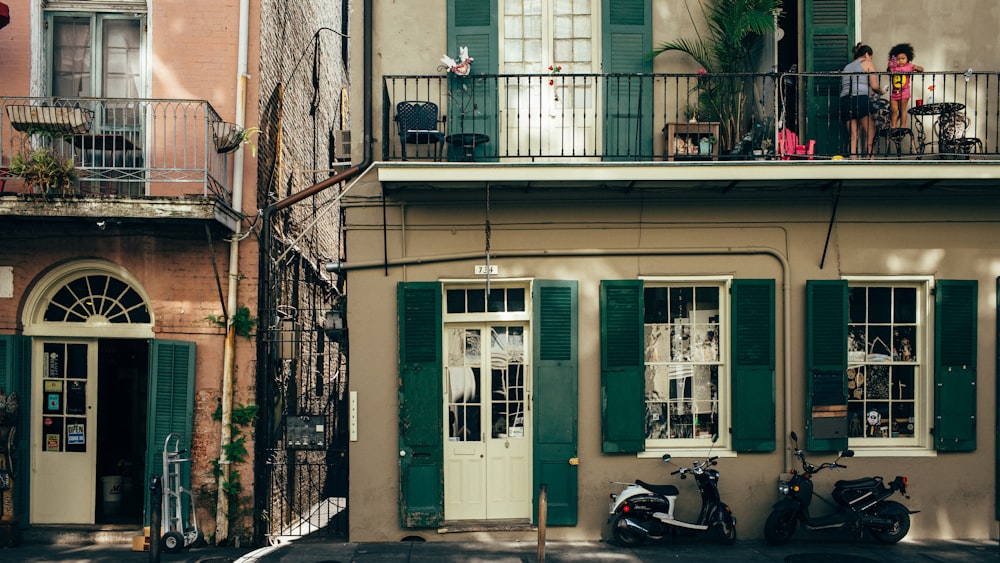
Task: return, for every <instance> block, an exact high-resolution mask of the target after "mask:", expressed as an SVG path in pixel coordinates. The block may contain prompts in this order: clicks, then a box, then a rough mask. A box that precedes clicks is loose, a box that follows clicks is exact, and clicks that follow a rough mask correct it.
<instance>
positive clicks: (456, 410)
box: [443, 323, 532, 520]
mask: <svg viewBox="0 0 1000 563" xmlns="http://www.w3.org/2000/svg"><path fill="white" fill-rule="evenodd" d="M526 333H527V331H526V328H525V325H523V324H517V323H493V324H475V325H470V324H463V325H460V326H459V325H450V326H447V327H446V328H445V344H444V348H445V350H444V352H445V358H446V361H445V369H444V412H445V420H444V428H443V431H444V437H445V442H444V444H445V447H444V481H445V498H444V505H445V520H488V519H527V518H530V517H531V506H532V459H531V442H532V435H531V411H530V408H529V407H530V390H531V387H530V366H529V365H528V363H527V358H528V357H529V354H528V353H527V350H526V342H527V341H528V338H527V334H526Z"/></svg>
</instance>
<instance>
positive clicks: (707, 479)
mask: <svg viewBox="0 0 1000 563" xmlns="http://www.w3.org/2000/svg"><path fill="white" fill-rule="evenodd" d="M718 438H719V437H718V436H717V435H716V436H713V437H712V445H713V446H714V445H715V442H716V440H718ZM708 453H709V455H708V457H707V458H706V459H705V461H701V460H696V461H695V462H694V463H693V464H692V466H691V467H680V466H678V465H676V464H673V463H671V461H670V459H671V458H670V454H664V455H663V458H662V459H663V461H664V462H666V463H671V465H674V466H675V467H678V469H677V471H674V472H672V473H671V475H680V476H681V479H686V478H687V476H688V475H692V476H694V480H695V483H696V484H697V485H698V491H699V492H700V493H701V513H700V514H699V516H698V520H697V521H696V522H684V521H682V520H678V519H677V518H676V517H674V507H675V506H676V502H677V496H678V495H679V494H680V491H678V490H677V487H675V486H673V485H653V484H650V483H645V482H643V481H640V480H638V479H636V480H635V482H634V483H626V482H621V481H613V482H612V484H615V485H621V486H623V487H624V489H623V490H622V491H621V492H620V493H618V494H612V495H611V506H610V509H609V517H608V522H610V524H611V535H612V538H613V539H614V540H615V542H616V543H618V544H619V545H622V546H626V547H634V546H637V545H640V544H642V543H644V542H645V541H646V540H660V539H663V538H664V537H666V536H667V534H672V535H676V533H677V532H678V530H686V531H692V532H704V531H707V530H714V531H715V532H716V533H717V534H718V536H719V538H720V540H721V542H722V543H723V544H725V545H732V544H733V543H735V542H736V518H735V517H734V516H733V512H732V510H730V508H729V506H728V505H726V503H724V502H722V500H721V499H720V498H719V472H718V471H717V470H715V469H712V468H711V466H713V465H718V463H719V462H718V459H719V457H718V456H712V455H711V453H712V450H711V449H709V452H708Z"/></svg>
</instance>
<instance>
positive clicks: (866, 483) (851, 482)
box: [833, 477, 882, 489]
mask: <svg viewBox="0 0 1000 563" xmlns="http://www.w3.org/2000/svg"><path fill="white" fill-rule="evenodd" d="M881 482H882V478H881V477H862V478H860V479H848V480H844V481H837V482H836V483H834V484H833V486H834V487H836V488H838V489H870V488H872V487H875V486H877V485H878V484H879V483H881Z"/></svg>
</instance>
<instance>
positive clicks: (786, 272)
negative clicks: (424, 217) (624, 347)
mask: <svg viewBox="0 0 1000 563" xmlns="http://www.w3.org/2000/svg"><path fill="white" fill-rule="evenodd" d="M734 255H745V256H752V255H760V256H770V257H772V258H774V259H775V260H777V262H778V264H779V265H780V266H781V277H782V279H781V287H782V290H781V296H782V297H781V306H782V326H781V342H782V347H783V349H784V350H783V352H784V353H783V363H784V370H785V373H784V385H785V388H784V397H783V399H784V410H785V412H784V428H783V429H782V434H783V437H782V443H783V446H782V447H783V449H784V458H783V461H782V468H781V471H782V472H784V471H785V469H786V468H787V467H789V465H788V464H789V463H791V458H790V454H789V449H788V430H789V428H791V425H792V410H791V407H792V400H791V383H792V369H791V364H792V351H791V350H792V347H791V343H790V342H789V339H790V337H791V331H790V330H789V326H791V322H792V312H791V309H792V307H791V304H792V289H791V277H792V276H791V269H790V267H789V265H788V258H786V257H785V255H784V254H782V253H781V252H780V251H778V250H776V249H774V248H769V247H766V246H764V247H757V246H748V247H743V248H739V247H726V248H683V249H676V248H670V249H664V248H645V249H599V248H593V249H577V250H529V251H525V250H514V251H502V250H500V251H490V257H491V258H587V257H606V256H624V257H628V256H734ZM482 256H483V254H482V253H481V252H467V253H460V254H448V255H442V256H425V257H411V258H396V259H392V260H382V261H378V262H357V263H343V262H330V263H327V265H326V270H327V271H328V272H336V273H337V274H343V273H346V272H348V271H351V270H371V269H375V268H389V267H405V266H415V265H427V264H443V263H447V262H462V261H467V260H475V259H477V258H481V257H482Z"/></svg>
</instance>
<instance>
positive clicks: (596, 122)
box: [382, 71, 1000, 162]
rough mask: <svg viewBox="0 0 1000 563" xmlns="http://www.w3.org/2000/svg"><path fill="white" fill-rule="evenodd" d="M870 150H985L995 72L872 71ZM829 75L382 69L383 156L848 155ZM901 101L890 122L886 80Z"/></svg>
mask: <svg viewBox="0 0 1000 563" xmlns="http://www.w3.org/2000/svg"><path fill="white" fill-rule="evenodd" d="M876 76H877V78H878V81H879V84H880V85H881V86H882V87H883V88H884V93H883V94H882V95H881V96H880V97H879V98H878V99H876V100H872V111H873V112H874V113H873V120H872V125H871V129H872V131H873V132H874V134H875V138H874V142H873V143H872V146H871V147H870V148H869V147H868V146H866V145H867V143H866V142H864V137H862V140H861V141H859V142H858V143H857V145H856V147H855V149H854V153H855V154H856V155H857V156H858V157H868V156H870V157H871V158H874V159H893V160H899V159H914V160H916V159H943V158H948V159H988V160H996V159H998V157H1000V154H998V146H1000V142H998V141H1000V139H998V131H1000V113H998V109H1000V105H998V95H1000V86H998V85H1000V80H998V74H997V73H977V72H971V71H970V72H967V73H915V74H913V75H910V76H905V77H900V76H892V75H890V74H888V73H879V74H877V75H876ZM851 78H858V79H862V80H863V79H864V75H845V74H843V73H806V74H804V73H785V74H739V75H736V74H732V75H717V74H535V75H530V74H517V75H514V74H492V75H469V76H455V75H447V76H384V77H383V84H382V85H383V100H382V103H383V111H382V139H383V142H382V158H383V160H390V161H391V160H409V159H420V160H442V161H445V160H446V161H497V162H541V161H546V162H550V161H572V160H595V161H600V160H604V161H678V160H802V159H813V160H822V159H831V158H850V157H851V155H852V152H851V150H850V149H849V144H850V143H849V137H848V130H847V127H846V124H845V119H844V114H843V112H842V109H841V107H840V106H841V104H840V90H841V83H842V80H844V79H851ZM894 80H895V81H896V82H897V84H898V83H899V82H900V80H906V81H908V82H909V85H910V91H911V98H912V99H910V100H909V103H908V104H907V105H906V106H905V107H903V108H902V111H901V114H900V115H899V116H898V117H897V118H896V120H895V122H894V119H893V104H892V103H891V102H890V98H891V94H890V91H889V87H890V85H891V84H892V83H893V81H894Z"/></svg>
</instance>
